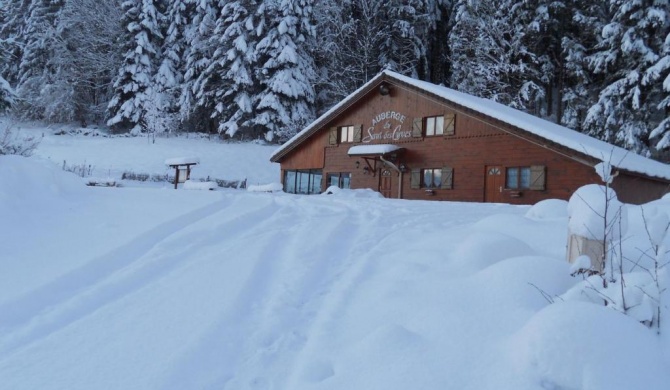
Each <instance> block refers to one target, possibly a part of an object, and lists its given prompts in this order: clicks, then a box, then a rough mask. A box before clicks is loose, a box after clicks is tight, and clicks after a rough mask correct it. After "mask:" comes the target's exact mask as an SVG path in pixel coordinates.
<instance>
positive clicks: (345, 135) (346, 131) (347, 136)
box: [340, 126, 354, 143]
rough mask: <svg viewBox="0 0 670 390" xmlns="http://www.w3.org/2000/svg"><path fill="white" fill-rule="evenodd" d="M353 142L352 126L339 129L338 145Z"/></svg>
mask: <svg viewBox="0 0 670 390" xmlns="http://www.w3.org/2000/svg"><path fill="white" fill-rule="evenodd" d="M345 142H354V126H342V127H340V143H345Z"/></svg>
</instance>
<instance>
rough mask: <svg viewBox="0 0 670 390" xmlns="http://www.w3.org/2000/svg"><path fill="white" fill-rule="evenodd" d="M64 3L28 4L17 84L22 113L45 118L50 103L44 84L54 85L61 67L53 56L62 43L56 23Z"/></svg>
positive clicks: (57, 0)
mask: <svg viewBox="0 0 670 390" xmlns="http://www.w3.org/2000/svg"><path fill="white" fill-rule="evenodd" d="M63 4H64V2H63V0H32V1H31V3H30V5H29V7H28V17H27V20H26V21H25V22H26V26H25V27H24V29H23V31H22V34H23V36H24V45H23V52H22V55H21V62H20V64H19V68H18V83H17V87H16V93H17V95H18V97H19V101H18V103H17V105H16V109H17V113H18V114H19V115H21V116H23V117H26V118H31V119H43V118H44V114H45V108H46V106H47V105H49V104H51V98H50V96H49V93H48V88H45V86H46V87H48V86H50V85H53V79H54V75H55V74H56V72H57V71H58V68H57V67H55V66H52V64H51V60H52V59H53V57H54V52H55V51H56V50H57V48H58V47H59V42H58V40H57V34H56V25H57V23H58V18H59V15H60V11H61V10H62V8H63ZM45 93H46V95H47V96H44V95H45Z"/></svg>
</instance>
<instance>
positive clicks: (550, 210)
mask: <svg viewBox="0 0 670 390" xmlns="http://www.w3.org/2000/svg"><path fill="white" fill-rule="evenodd" d="M567 217H568V202H567V201H565V200H561V199H546V200H542V201H539V202H537V203H535V204H534V205H533V206H532V207H531V208H530V210H528V212H527V213H526V218H533V219H553V218H567Z"/></svg>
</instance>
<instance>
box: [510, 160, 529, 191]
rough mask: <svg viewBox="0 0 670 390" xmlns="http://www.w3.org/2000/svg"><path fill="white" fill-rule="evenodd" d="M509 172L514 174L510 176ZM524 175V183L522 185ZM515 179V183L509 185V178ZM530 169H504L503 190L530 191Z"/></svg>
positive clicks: (520, 167)
mask: <svg viewBox="0 0 670 390" xmlns="http://www.w3.org/2000/svg"><path fill="white" fill-rule="evenodd" d="M511 172H516V173H514V174H511ZM524 173H525V183H524ZM512 177H515V180H514V181H515V182H514V183H511V182H510V178H512ZM531 184H532V183H531V167H530V166H515V167H505V189H507V190H513V191H521V190H530V189H531Z"/></svg>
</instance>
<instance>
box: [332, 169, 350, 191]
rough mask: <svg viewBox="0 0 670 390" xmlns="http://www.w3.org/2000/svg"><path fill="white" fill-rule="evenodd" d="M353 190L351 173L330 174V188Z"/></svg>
mask: <svg viewBox="0 0 670 390" xmlns="http://www.w3.org/2000/svg"><path fill="white" fill-rule="evenodd" d="M330 186H337V187H340V188H351V173H349V172H339V173H329V174H328V187H330Z"/></svg>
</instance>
